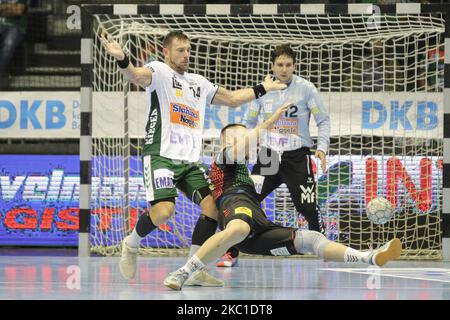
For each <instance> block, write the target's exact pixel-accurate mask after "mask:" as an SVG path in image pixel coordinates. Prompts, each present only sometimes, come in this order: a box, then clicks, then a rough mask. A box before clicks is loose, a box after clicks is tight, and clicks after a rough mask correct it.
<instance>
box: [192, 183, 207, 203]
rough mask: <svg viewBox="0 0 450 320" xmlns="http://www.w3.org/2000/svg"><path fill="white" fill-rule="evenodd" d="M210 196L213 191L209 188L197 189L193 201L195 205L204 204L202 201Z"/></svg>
mask: <svg viewBox="0 0 450 320" xmlns="http://www.w3.org/2000/svg"><path fill="white" fill-rule="evenodd" d="M210 194H211V190H210V189H209V187H203V188H200V189H197V190H195V191H194V193H193V194H192V201H193V202H194V203H195V204H197V205H200V202H202V200H203V199H205V198H206V197H207V196H208V195H210Z"/></svg>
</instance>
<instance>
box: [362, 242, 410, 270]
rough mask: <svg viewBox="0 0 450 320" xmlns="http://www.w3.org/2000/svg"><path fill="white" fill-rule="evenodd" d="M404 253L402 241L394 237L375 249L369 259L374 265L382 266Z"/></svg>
mask: <svg viewBox="0 0 450 320" xmlns="http://www.w3.org/2000/svg"><path fill="white" fill-rule="evenodd" d="M401 254H402V242H401V241H400V239H397V238H394V239H392V240H391V241H389V242H387V243H386V244H385V245H383V246H382V247H381V248H378V249H375V250H374V251H373V252H372V253H371V254H370V255H369V256H368V257H367V261H368V262H369V263H370V264H371V265H374V266H377V267H381V266H384V265H385V264H386V262H388V261H391V260H395V259H397V258H398V257H400V255H401Z"/></svg>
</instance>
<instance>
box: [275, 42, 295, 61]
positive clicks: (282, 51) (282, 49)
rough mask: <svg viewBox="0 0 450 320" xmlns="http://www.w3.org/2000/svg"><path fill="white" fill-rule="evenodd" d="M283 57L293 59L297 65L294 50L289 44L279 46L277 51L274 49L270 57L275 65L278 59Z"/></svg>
mask: <svg viewBox="0 0 450 320" xmlns="http://www.w3.org/2000/svg"><path fill="white" fill-rule="evenodd" d="M282 55H286V56H288V57H291V58H292V61H293V62H294V63H295V53H294V50H292V49H291V47H290V46H289V45H288V44H283V45H281V46H278V47H276V48H275V49H273V51H272V54H271V55H270V58H271V59H272V63H275V60H276V58H278V57H279V56H282Z"/></svg>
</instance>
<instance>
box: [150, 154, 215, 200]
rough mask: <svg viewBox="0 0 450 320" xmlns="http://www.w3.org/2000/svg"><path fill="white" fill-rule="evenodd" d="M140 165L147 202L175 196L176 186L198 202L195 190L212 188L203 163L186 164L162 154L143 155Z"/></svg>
mask: <svg viewBox="0 0 450 320" xmlns="http://www.w3.org/2000/svg"><path fill="white" fill-rule="evenodd" d="M142 166H143V173H144V184H145V190H146V198H147V201H148V202H151V201H156V200H161V199H167V198H176V197H177V196H178V192H177V188H178V189H179V190H181V191H182V192H184V193H185V194H186V197H188V198H189V199H191V200H192V201H194V202H196V203H197V204H198V202H200V201H201V198H200V199H198V197H196V192H197V191H198V190H200V189H205V188H208V189H209V190H211V188H212V184H211V181H210V179H209V177H208V167H207V166H205V165H203V164H196V163H193V164H186V163H181V162H177V161H174V160H171V159H168V158H165V157H162V156H155V155H144V156H143V157H142ZM203 198H204V196H203Z"/></svg>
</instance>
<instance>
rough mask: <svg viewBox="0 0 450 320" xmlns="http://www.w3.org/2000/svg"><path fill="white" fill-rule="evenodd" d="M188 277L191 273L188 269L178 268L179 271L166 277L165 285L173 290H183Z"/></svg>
mask: <svg viewBox="0 0 450 320" xmlns="http://www.w3.org/2000/svg"><path fill="white" fill-rule="evenodd" d="M188 278H189V274H188V273H187V272H186V271H184V270H181V269H178V270H177V271H175V272H172V273H170V274H169V275H168V276H167V277H166V278H165V279H164V285H165V286H166V287H169V288H170V289H173V290H181V288H182V287H183V284H184V283H185V282H186V280H187V279H188Z"/></svg>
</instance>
